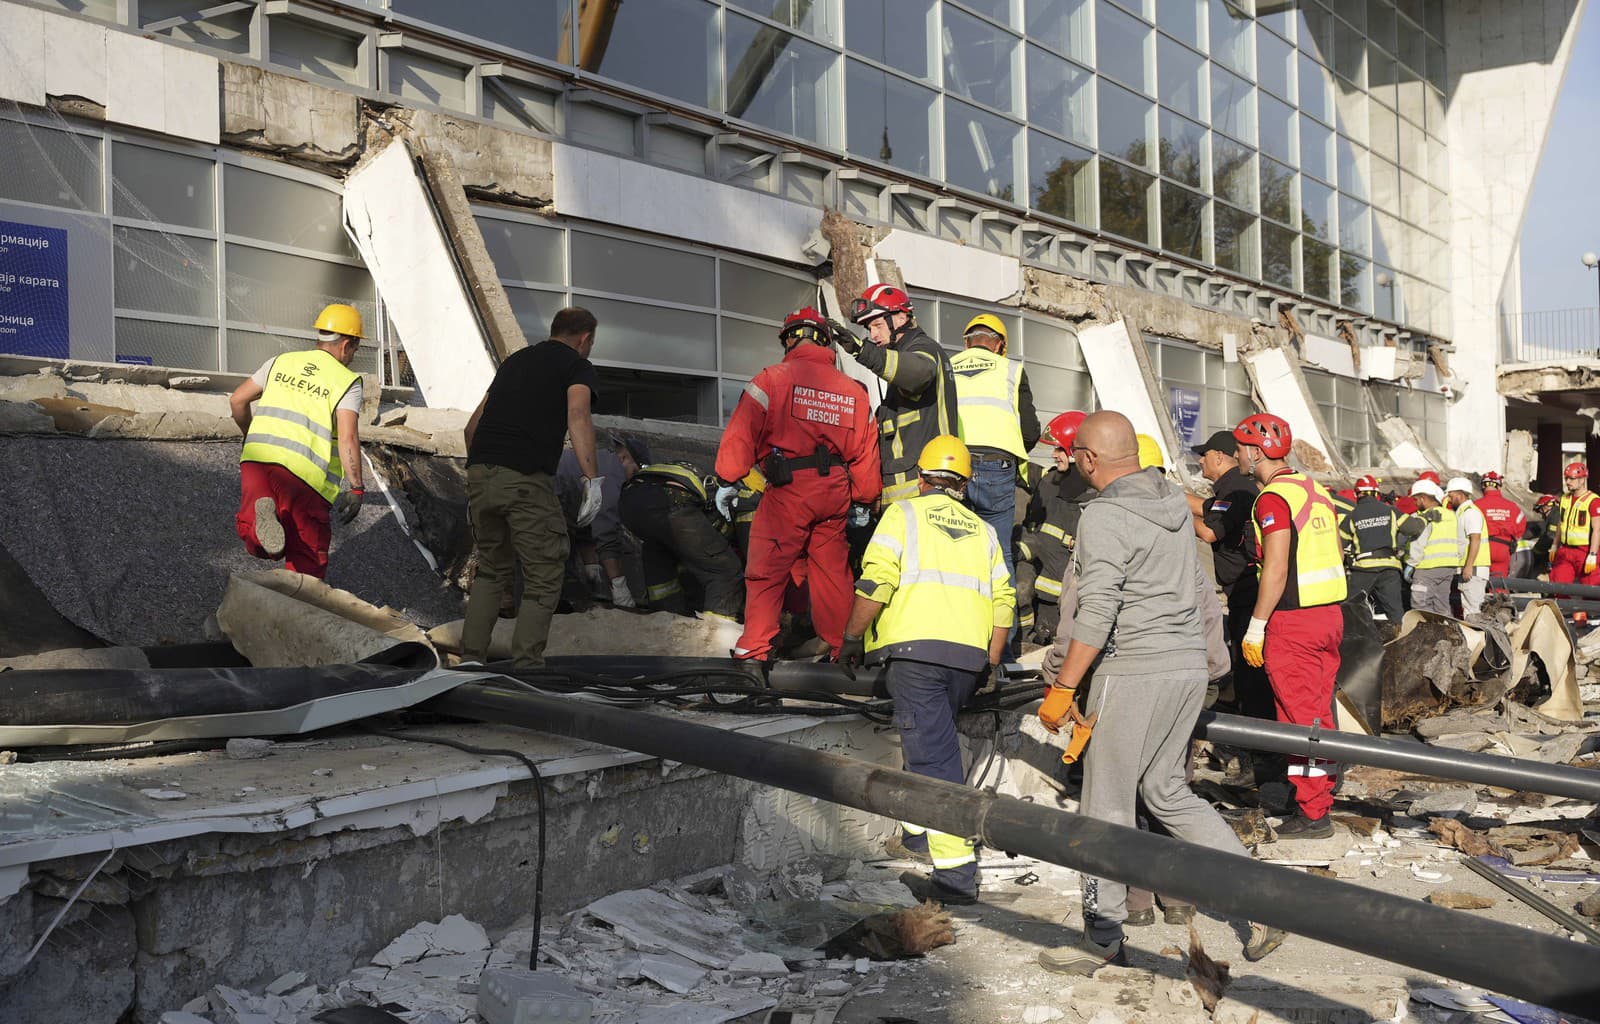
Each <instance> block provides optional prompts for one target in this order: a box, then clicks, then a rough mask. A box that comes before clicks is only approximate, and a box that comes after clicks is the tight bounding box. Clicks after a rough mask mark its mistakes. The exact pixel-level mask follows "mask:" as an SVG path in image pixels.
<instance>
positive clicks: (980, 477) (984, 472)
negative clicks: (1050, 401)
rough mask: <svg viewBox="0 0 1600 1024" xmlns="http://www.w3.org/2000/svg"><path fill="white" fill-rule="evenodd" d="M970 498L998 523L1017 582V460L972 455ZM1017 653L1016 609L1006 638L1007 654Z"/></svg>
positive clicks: (986, 519) (979, 510) (1008, 570)
mask: <svg viewBox="0 0 1600 1024" xmlns="http://www.w3.org/2000/svg"><path fill="white" fill-rule="evenodd" d="M967 501H968V502H970V503H971V505H972V511H974V512H976V513H978V518H980V519H982V520H983V521H984V522H986V523H988V524H989V525H990V526H992V527H994V535H995V536H996V537H997V538H999V540H1000V553H1001V554H1002V555H1003V556H1004V557H1005V560H1006V574H1007V575H1008V576H1010V577H1011V585H1012V586H1013V587H1015V586H1016V585H1017V560H1016V559H1017V555H1016V551H1015V550H1014V549H1013V548H1012V545H1011V530H1012V527H1013V526H1015V525H1016V520H1017V461H1016V459H1014V458H1011V457H1010V456H1007V457H1006V458H1005V459H1003V460H1002V459H995V458H994V457H993V456H988V455H986V456H984V457H983V458H982V459H979V458H978V457H977V456H976V455H974V456H973V459H972V479H971V480H969V481H967ZM1016 656H1017V620H1016V615H1015V610H1014V609H1013V614H1012V619H1011V635H1010V637H1009V639H1008V640H1007V641H1006V657H1007V658H1015V657H1016Z"/></svg>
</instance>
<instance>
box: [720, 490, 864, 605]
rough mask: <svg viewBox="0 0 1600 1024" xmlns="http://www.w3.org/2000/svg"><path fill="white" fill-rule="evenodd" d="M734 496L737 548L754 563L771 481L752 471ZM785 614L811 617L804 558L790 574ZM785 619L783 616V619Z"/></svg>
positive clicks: (785, 591)
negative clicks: (755, 537) (754, 542)
mask: <svg viewBox="0 0 1600 1024" xmlns="http://www.w3.org/2000/svg"><path fill="white" fill-rule="evenodd" d="M736 486H737V487H738V491H737V492H736V493H735V494H734V496H733V503H732V504H733V545H734V551H735V552H736V553H737V554H738V555H739V559H740V561H742V562H749V561H750V530H751V528H752V527H754V526H755V523H756V510H757V509H759V508H760V507H761V495H762V493H764V492H765V491H766V489H767V478H766V477H764V476H762V475H761V470H760V469H752V470H751V471H750V472H749V473H747V474H745V477H744V479H743V480H740V481H739V483H738V484H737V485H736ZM849 538H850V526H849V524H848V522H847V523H846V525H845V539H846V540H849ZM783 610H784V611H785V612H788V613H789V616H790V617H791V619H793V618H805V619H809V618H810V616H811V596H810V594H809V593H808V592H807V589H806V560H805V556H803V555H802V556H801V557H800V558H799V559H797V560H796V561H795V563H794V568H793V569H790V570H789V582H788V584H787V585H786V586H785V587H784V588H783ZM780 619H781V616H780Z"/></svg>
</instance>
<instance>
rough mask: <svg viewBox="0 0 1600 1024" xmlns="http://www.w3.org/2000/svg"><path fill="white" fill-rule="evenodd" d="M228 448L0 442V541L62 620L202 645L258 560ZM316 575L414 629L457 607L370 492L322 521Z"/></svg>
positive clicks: (452, 614) (132, 640)
mask: <svg viewBox="0 0 1600 1024" xmlns="http://www.w3.org/2000/svg"><path fill="white" fill-rule="evenodd" d="M238 462H239V445H238V444H237V443H232V442H215V443H191V442H174V441H97V440H88V439H84V438H39V437H15V438H7V439H5V440H4V441H3V442H0V543H3V544H4V545H5V546H6V547H7V548H9V549H10V551H11V553H12V555H14V556H15V558H16V560H17V561H18V562H19V563H21V565H22V566H23V568H24V569H26V570H27V573H28V575H29V576H30V577H32V579H33V581H34V583H35V584H36V585H37V586H38V587H39V589H40V590H42V591H43V592H44V594H45V596H46V597H47V598H49V600H50V602H51V603H52V604H54V605H55V607H56V608H57V609H58V610H59V611H60V612H61V613H62V614H63V615H65V616H66V617H67V618H68V619H70V620H72V621H73V622H74V623H76V624H77V625H79V626H81V627H82V628H84V629H87V630H89V631H90V632H92V633H94V634H96V635H98V636H101V637H103V638H105V639H106V640H107V641H109V642H111V643H113V644H131V645H138V646H149V645H153V644H161V643H192V642H197V641H201V640H204V639H206V636H205V621H206V618H207V616H209V615H211V614H212V613H213V612H215V611H216V609H217V605H218V604H219V603H220V602H221V601H222V592H223V590H224V589H225V588H226V586H227V582H228V577H229V575H230V574H231V573H235V572H250V571H254V570H259V569H268V568H272V567H273V566H274V564H278V565H281V564H282V563H272V562H267V561H263V560H261V559H256V558H252V557H251V556H250V555H249V554H247V553H246V552H245V550H244V545H243V544H242V542H240V540H239V538H238V536H237V535H236V534H235V533H234V528H233V517H234V514H235V512H236V511H237V510H238V505H239V467H238ZM329 563H330V567H329V572H328V582H329V583H330V584H332V585H333V586H336V587H341V588H343V589H345V590H349V591H351V592H352V593H354V594H356V595H358V596H360V597H362V598H364V599H365V600H368V601H371V602H372V603H374V604H378V605H385V604H386V605H390V606H392V607H394V608H397V609H399V610H400V611H401V612H403V613H404V614H405V615H407V616H409V617H410V618H412V619H414V620H415V621H417V622H418V623H419V624H421V625H422V626H424V627H429V626H433V625H436V624H438V623H440V622H443V621H447V620H449V619H454V618H459V617H460V615H461V600H460V597H459V595H458V594H457V593H456V592H455V591H453V590H451V589H450V588H449V587H447V586H446V585H445V584H444V582H443V581H442V580H440V579H439V577H437V576H436V575H434V574H433V572H431V571H430V570H429V569H428V566H427V563H426V562H424V561H423V559H422V555H421V553H420V552H419V551H418V550H417V549H416V547H415V546H414V545H413V544H412V543H411V541H410V539H408V538H407V537H406V536H405V534H404V533H402V532H401V530H400V528H399V525H398V524H397V523H396V521H395V519H394V514H393V513H392V512H391V511H390V509H389V506H388V505H387V503H385V502H384V501H383V496H382V494H381V493H379V491H378V490H377V489H376V488H374V489H373V490H372V491H370V492H369V493H368V495H367V505H366V507H365V508H363V509H362V510H361V514H360V515H359V516H358V517H357V518H356V520H355V522H353V523H351V524H350V525H349V526H340V525H338V524H337V523H335V524H334V527H333V545H332V549H331V552H330V555H329Z"/></svg>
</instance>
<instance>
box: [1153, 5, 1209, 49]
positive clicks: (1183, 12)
mask: <svg viewBox="0 0 1600 1024" xmlns="http://www.w3.org/2000/svg"><path fill="white" fill-rule="evenodd" d="M1203 6H1204V4H1203V3H1202V2H1201V0H1161V2H1160V3H1158V4H1156V24H1157V25H1160V26H1161V28H1162V29H1163V30H1165V31H1167V32H1169V33H1171V34H1172V35H1174V36H1176V37H1178V38H1179V39H1181V40H1183V41H1184V42H1185V43H1188V44H1189V45H1190V46H1192V47H1194V48H1195V49H1196V50H1200V49H1204V46H1203V44H1202V41H1201V39H1200V34H1201V29H1202V28H1203V27H1204V23H1205V19H1204V15H1203V14H1202V13H1201V11H1202V8H1203Z"/></svg>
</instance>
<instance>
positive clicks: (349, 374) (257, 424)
mask: <svg viewBox="0 0 1600 1024" xmlns="http://www.w3.org/2000/svg"><path fill="white" fill-rule="evenodd" d="M360 379H361V375H360V374H359V373H356V372H354V371H353V370H351V369H350V368H349V367H347V366H345V365H344V364H343V363H341V362H339V360H337V359H335V358H333V356H331V355H329V354H328V353H326V352H324V351H323V350H322V349H320V348H316V349H311V350H310V351H307V352H285V353H284V354H283V355H281V356H279V357H278V358H276V359H274V360H273V361H272V368H271V369H270V370H268V371H267V386H266V389H265V390H264V391H262V393H261V400H260V401H259V402H257V403H256V408H255V415H254V416H253V417H252V418H251V420H250V433H249V434H248V435H247V436H246V437H245V439H244V449H243V450H242V451H241V452H240V453H239V461H240V462H270V463H273V464H274V465H278V466H282V467H283V468H284V469H287V470H288V471H289V472H291V473H293V474H294V475H295V476H297V477H299V478H300V479H301V480H304V481H305V482H306V484H307V485H308V486H309V487H310V488H311V489H312V490H314V491H316V492H317V493H318V494H320V495H322V496H323V497H324V498H326V499H327V500H328V501H329V502H332V501H333V500H334V499H336V498H338V497H339V481H340V480H342V479H343V478H344V467H343V466H341V465H340V464H339V444H338V437H337V434H336V429H337V423H338V420H337V417H336V416H335V415H334V414H335V410H336V409H337V408H338V405H339V400H340V399H342V398H344V396H345V392H347V391H349V390H350V388H351V386H352V385H354V384H355V382H356V381H358V380H360Z"/></svg>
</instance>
